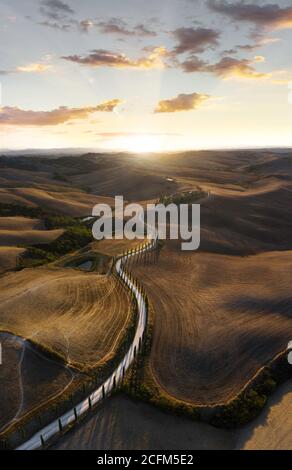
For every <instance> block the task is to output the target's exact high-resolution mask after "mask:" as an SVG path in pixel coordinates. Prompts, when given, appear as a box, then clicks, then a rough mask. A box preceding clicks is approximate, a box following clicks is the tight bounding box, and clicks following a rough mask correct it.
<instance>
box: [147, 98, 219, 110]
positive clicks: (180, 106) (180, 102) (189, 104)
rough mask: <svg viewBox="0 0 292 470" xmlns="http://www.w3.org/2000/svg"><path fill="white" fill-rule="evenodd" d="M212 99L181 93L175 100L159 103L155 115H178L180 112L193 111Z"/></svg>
mask: <svg viewBox="0 0 292 470" xmlns="http://www.w3.org/2000/svg"><path fill="white" fill-rule="evenodd" d="M209 98H210V96H209V95H201V94H200V93H190V94H186V93H181V94H179V95H178V96H176V97H175V98H172V99H169V100H161V101H159V103H158V105H157V107H156V108H155V111H154V112H155V113H176V112H178V111H191V110H194V109H198V108H199V107H200V106H201V104H202V103H203V102H204V101H206V100H208V99H209Z"/></svg>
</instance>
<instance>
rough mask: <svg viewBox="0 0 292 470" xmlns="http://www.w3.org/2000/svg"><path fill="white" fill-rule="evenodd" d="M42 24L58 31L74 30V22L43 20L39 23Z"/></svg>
mask: <svg viewBox="0 0 292 470" xmlns="http://www.w3.org/2000/svg"><path fill="white" fill-rule="evenodd" d="M38 24H39V25H41V26H46V27H48V28H52V29H55V30H57V31H63V32H65V33H66V32H68V31H71V30H72V24H69V23H58V22H56V21H41V22H39V23H38Z"/></svg>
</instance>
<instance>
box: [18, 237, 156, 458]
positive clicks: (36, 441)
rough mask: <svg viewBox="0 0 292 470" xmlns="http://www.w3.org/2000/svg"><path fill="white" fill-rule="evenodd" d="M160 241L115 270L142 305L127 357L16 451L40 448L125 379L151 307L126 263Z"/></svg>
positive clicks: (120, 262) (144, 249)
mask: <svg viewBox="0 0 292 470" xmlns="http://www.w3.org/2000/svg"><path fill="white" fill-rule="evenodd" d="M157 243H158V238H157V235H156V236H155V238H153V239H152V240H150V241H149V243H147V244H144V245H142V246H141V248H140V249H139V250H138V251H133V252H132V251H130V252H128V253H126V254H125V255H123V256H122V257H121V258H119V259H118V260H117V261H116V264H115V269H116V272H117V274H118V276H119V277H120V278H121V279H122V281H123V282H124V283H125V284H126V285H127V286H128V287H129V289H130V290H131V292H132V293H133V294H134V296H135V298H136V301H137V305H138V325H137V329H136V333H135V337H134V340H133V342H132V344H131V346H130V348H129V349H128V352H127V353H126V355H125V356H124V358H123V360H122V361H121V362H120V364H119V365H118V367H117V368H116V369H115V370H114V371H113V373H112V374H111V376H110V377H109V378H108V379H107V380H106V381H105V382H104V383H103V384H102V385H101V386H100V387H99V388H98V389H97V390H95V391H94V392H92V393H91V394H90V395H89V396H88V397H87V398H85V399H84V400H83V401H82V402H80V403H79V404H78V405H76V406H75V407H74V408H73V409H71V410H70V411H68V412H67V413H65V414H63V415H62V416H60V417H59V418H57V419H56V420H55V421H53V422H52V423H50V424H48V425H47V426H45V427H44V428H43V429H41V430H40V431H38V432H37V433H35V434H34V435H33V436H32V437H31V438H30V439H28V440H27V441H26V442H24V443H23V444H21V445H20V446H19V447H17V449H16V450H34V449H39V448H40V447H42V446H43V445H44V444H45V442H46V441H48V439H50V438H51V437H53V436H56V435H58V434H59V433H60V431H61V430H62V429H63V428H65V427H66V426H67V425H68V424H70V423H73V422H74V421H77V419H78V417H79V416H81V415H82V414H84V413H85V412H87V411H88V409H89V408H90V407H91V406H93V405H96V404H97V403H98V402H100V401H102V399H103V398H104V397H105V396H106V395H108V394H109V393H110V392H111V390H112V389H113V388H114V387H115V385H118V383H119V382H120V381H121V380H122V378H123V376H124V374H125V372H126V371H127V369H128V368H129V367H130V365H131V363H132V362H133V360H134V357H135V354H136V351H138V350H139V346H140V345H141V344H142V339H143V333H144V331H145V328H146V323H147V310H146V303H145V299H144V297H143V293H142V292H141V290H140V288H139V287H137V286H136V285H135V284H134V282H133V281H132V280H131V278H130V276H129V275H128V274H127V273H126V271H125V270H124V269H123V268H124V264H125V262H126V261H127V260H128V259H129V258H130V257H131V256H135V255H137V254H141V253H143V252H147V251H149V250H151V249H154V248H155V247H156V245H157Z"/></svg>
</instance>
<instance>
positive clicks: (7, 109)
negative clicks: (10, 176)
mask: <svg viewBox="0 0 292 470" xmlns="http://www.w3.org/2000/svg"><path fill="white" fill-rule="evenodd" d="M120 104H122V101H121V100H119V99H114V100H109V101H105V102H104V103H101V104H98V105H97V106H88V107H84V108H67V107H66V106H61V107H60V108H57V109H53V110H52V111H31V110H23V109H20V108H17V107H13V106H4V107H3V108H0V125H1V124H2V125H10V126H55V125H57V124H64V123H67V122H68V121H72V120H74V119H85V118H87V117H88V116H89V115H90V114H93V113H96V112H98V111H102V112H112V111H114V109H115V108H116V107H117V106H119V105H120Z"/></svg>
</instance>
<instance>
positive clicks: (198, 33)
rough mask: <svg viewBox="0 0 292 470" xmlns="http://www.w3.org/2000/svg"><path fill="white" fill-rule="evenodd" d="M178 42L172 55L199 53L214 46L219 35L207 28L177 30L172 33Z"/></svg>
mask: <svg viewBox="0 0 292 470" xmlns="http://www.w3.org/2000/svg"><path fill="white" fill-rule="evenodd" d="M172 34H173V36H174V37H175V38H176V40H177V41H178V44H177V46H176V47H175V48H174V50H173V52H174V54H183V53H185V52H191V53H199V52H203V51H204V50H205V49H207V48H208V47H210V46H216V45H217V44H218V39H219V36H220V33H218V32H217V31H214V30H213V29H208V28H196V29H195V28H178V29H176V30H174V31H173V32H172Z"/></svg>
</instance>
